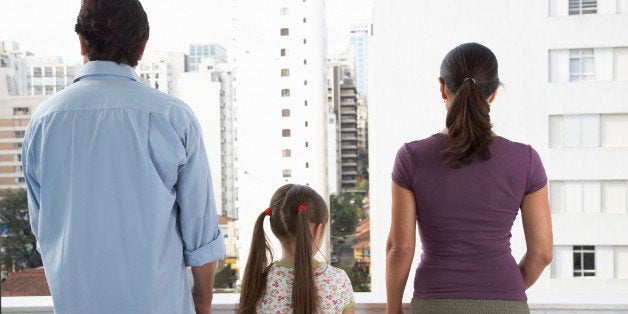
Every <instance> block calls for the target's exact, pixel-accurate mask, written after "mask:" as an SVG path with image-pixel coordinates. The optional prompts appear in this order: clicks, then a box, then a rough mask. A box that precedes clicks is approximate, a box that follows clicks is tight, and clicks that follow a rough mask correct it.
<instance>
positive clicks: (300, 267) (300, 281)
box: [292, 205, 318, 313]
mask: <svg viewBox="0 0 628 314" xmlns="http://www.w3.org/2000/svg"><path fill="white" fill-rule="evenodd" d="M297 210H298V218H297V238H296V243H295V249H294V284H293V286H292V302H293V304H294V308H293V312H294V313H316V310H317V307H318V306H317V294H316V287H315V286H314V265H313V264H312V262H313V258H312V246H313V241H312V233H311V231H310V224H309V220H308V218H307V213H306V209H305V206H304V205H301V206H299V208H298V209H297Z"/></svg>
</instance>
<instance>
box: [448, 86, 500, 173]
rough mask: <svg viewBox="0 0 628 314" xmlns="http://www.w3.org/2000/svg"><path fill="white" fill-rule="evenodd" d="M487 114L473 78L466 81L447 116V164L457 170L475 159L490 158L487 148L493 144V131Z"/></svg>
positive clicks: (486, 108)
mask: <svg viewBox="0 0 628 314" xmlns="http://www.w3.org/2000/svg"><path fill="white" fill-rule="evenodd" d="M489 112H490V107H489V104H488V101H487V99H486V97H485V96H484V95H483V94H482V92H481V91H480V87H479V86H478V83H476V81H475V80H474V79H473V78H466V79H465V80H464V81H463V83H462V85H461V86H460V88H458V92H457V93H456V95H455V96H454V101H453V104H452V105H451V108H450V109H449V112H448V113H447V120H446V125H447V129H448V130H449V140H450V142H449V147H448V148H447V152H448V153H449V158H448V159H447V163H450V164H452V165H453V166H454V167H455V168H459V167H461V166H464V165H467V164H469V163H471V162H472V161H474V160H475V159H479V160H487V159H489V158H490V157H491V152H490V150H489V147H488V146H489V145H490V144H491V143H492V141H493V131H492V130H491V128H492V125H491V117H490V116H489Z"/></svg>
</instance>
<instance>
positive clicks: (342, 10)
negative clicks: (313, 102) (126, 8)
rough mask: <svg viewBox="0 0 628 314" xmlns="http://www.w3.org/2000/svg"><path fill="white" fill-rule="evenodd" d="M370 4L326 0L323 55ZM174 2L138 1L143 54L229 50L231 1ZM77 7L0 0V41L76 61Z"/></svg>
mask: <svg viewBox="0 0 628 314" xmlns="http://www.w3.org/2000/svg"><path fill="white" fill-rule="evenodd" d="M251 1H259V0H251ZM373 1H374V0H328V1H326V21H327V29H328V31H327V40H328V42H327V47H328V52H330V53H335V52H340V51H343V50H344V49H345V48H346V46H347V45H348V42H349V30H350V27H351V25H353V24H364V23H369V22H370V21H371V18H372V13H373V12H372V7H373ZM242 2H244V1H242ZM173 3H174V1H166V0H143V1H142V5H143V6H144V9H145V10H146V13H147V14H148V21H149V23H150V27H151V34H150V39H149V41H148V46H147V52H150V51H182V52H186V53H187V51H188V45H189V44H190V43H199V42H218V43H220V44H222V45H223V46H225V48H227V49H229V48H231V47H230V44H231V40H232V38H233V31H232V27H231V19H232V16H233V12H232V6H233V5H232V0H177V1H176V7H173ZM80 4H81V1H80V0H0V8H1V11H0V40H11V41H16V42H18V43H19V44H20V49H21V50H27V51H30V52H33V53H35V55H37V56H61V57H63V59H64V61H65V62H80V60H81V56H80V51H79V44H78V39H77V35H76V33H74V24H75V22H76V15H77V13H78V10H79V8H80Z"/></svg>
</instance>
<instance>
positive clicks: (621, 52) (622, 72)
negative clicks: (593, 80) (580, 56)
mask: <svg viewBox="0 0 628 314" xmlns="http://www.w3.org/2000/svg"><path fill="white" fill-rule="evenodd" d="M627 5H628V3H627ZM613 74H614V79H615V81H628V47H618V48H613Z"/></svg>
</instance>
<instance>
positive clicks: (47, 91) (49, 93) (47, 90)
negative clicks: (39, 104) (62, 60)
mask: <svg viewBox="0 0 628 314" xmlns="http://www.w3.org/2000/svg"><path fill="white" fill-rule="evenodd" d="M52 94H54V89H53V87H52V86H46V95H52Z"/></svg>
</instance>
